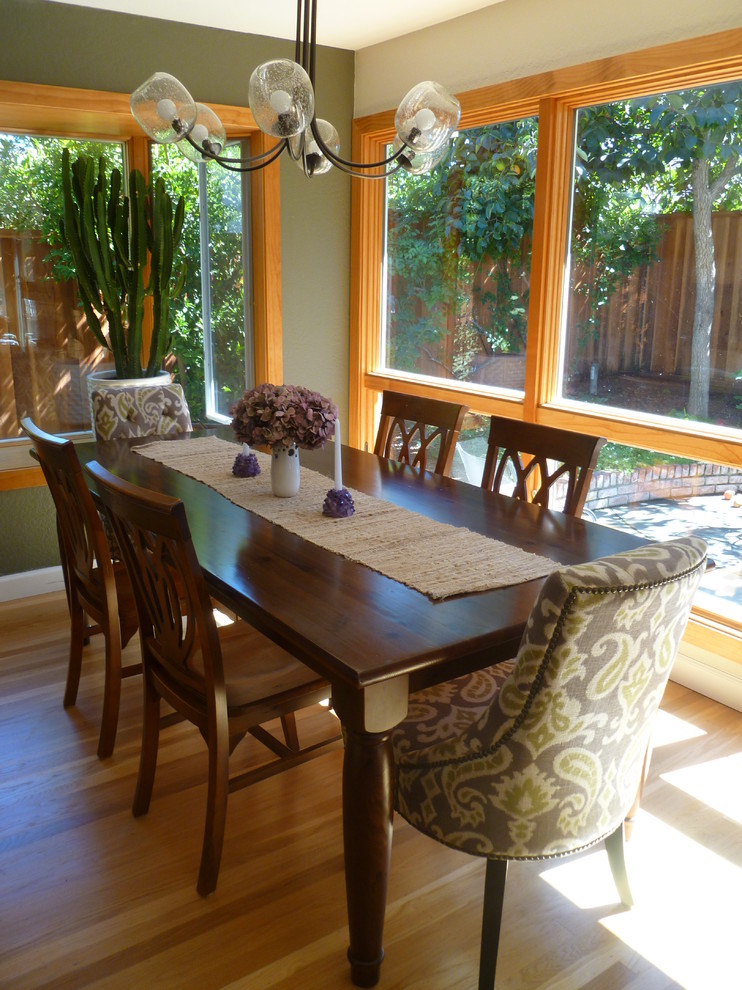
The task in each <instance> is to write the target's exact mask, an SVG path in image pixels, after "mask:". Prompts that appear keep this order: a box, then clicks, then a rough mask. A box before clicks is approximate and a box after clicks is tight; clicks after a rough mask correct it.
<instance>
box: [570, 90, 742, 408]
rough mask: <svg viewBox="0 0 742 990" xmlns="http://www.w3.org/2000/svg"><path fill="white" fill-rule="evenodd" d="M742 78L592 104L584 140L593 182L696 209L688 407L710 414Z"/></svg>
mask: <svg viewBox="0 0 742 990" xmlns="http://www.w3.org/2000/svg"><path fill="white" fill-rule="evenodd" d="M741 103H742V82H732V83H725V84H723V85H720V86H709V87H700V88H696V89H691V90H683V91H682V92H677V93H663V94H660V95H657V96H650V97H644V98H641V99H635V100H628V101H621V102H617V103H611V104H606V105H604V106H600V107H593V108H590V109H589V110H586V111H583V112H581V114H580V117H581V120H580V129H579V138H578V146H579V147H580V148H581V149H582V153H583V155H584V157H585V159H586V163H587V165H588V169H589V172H590V173H591V174H592V177H593V181H594V182H595V181H597V182H600V183H601V184H603V186H604V188H606V189H613V190H615V189H617V188H618V187H623V188H624V189H626V190H634V191H635V192H636V194H638V195H641V196H642V197H643V198H644V199H645V200H646V201H647V202H649V203H650V204H651V208H652V209H653V211H654V212H655V213H658V214H659V213H669V212H678V211H682V210H690V211H691V212H692V215H693V241H694V247H695V273H696V300H695V309H694V317H693V330H692V343H691V367H690V395H689V401H688V413H689V415H691V416H694V417H698V418H700V419H707V418H708V401H709V389H710V382H711V354H710V347H711V326H712V322H713V316H714V295H715V286H716V265H715V261H714V239H713V229H712V226H711V214H712V210H713V208H714V206H716V207H717V209H718V208H720V207H723V206H725V207H726V208H734V207H738V206H739V205H740V201H741V199H742V107H741Z"/></svg>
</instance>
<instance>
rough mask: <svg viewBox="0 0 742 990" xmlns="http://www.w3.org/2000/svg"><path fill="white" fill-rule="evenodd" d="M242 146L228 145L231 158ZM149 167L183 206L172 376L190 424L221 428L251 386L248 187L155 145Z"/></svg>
mask: <svg viewBox="0 0 742 990" xmlns="http://www.w3.org/2000/svg"><path fill="white" fill-rule="evenodd" d="M249 153H250V151H249V143H248V142H247V141H244V142H236V143H231V144H229V145H228V146H227V148H226V149H225V150H224V155H225V156H231V157H233V158H236V157H239V156H240V155H249ZM152 168H153V171H154V172H156V173H157V174H160V175H163V176H164V177H165V179H166V181H167V183H168V188H170V189H173V191H177V192H178V193H182V195H183V196H184V197H185V200H186V220H185V225H184V230H183V244H184V250H185V253H186V279H185V284H184V286H183V291H182V292H181V293H180V294H179V296H178V297H177V298H176V299H175V300H174V328H173V342H172V350H173V354H174V356H175V367H174V370H175V371H176V374H177V375H178V377H179V380H180V382H181V384H182V385H183V386H184V389H185V393H186V398H187V400H188V404H189V407H190V410H191V416H192V418H194V419H201V418H203V417H207V418H210V419H216V420H219V421H223V422H228V421H229V419H230V418H231V417H230V416H229V410H230V408H231V406H232V405H233V404H234V402H235V401H236V399H237V398H239V397H240V396H241V395H242V394H243V393H244V391H245V389H246V388H247V387H249V386H250V385H251V384H253V382H254V373H253V363H254V361H253V336H252V326H251V319H250V316H251V312H252V297H251V270H252V264H251V258H250V253H251V236H250V235H251V230H250V183H249V180H248V178H247V176H246V175H242V174H240V173H238V172H232V171H225V170H224V169H221V168H219V167H218V166H217V165H214V164H208V165H207V164H202V165H198V166H197V165H195V164H193V163H192V162H191V161H189V160H188V159H186V158H184V157H183V156H182V155H181V154H180V152H179V151H178V150H177V148H175V147H173V146H172V145H155V146H154V147H153V149H152Z"/></svg>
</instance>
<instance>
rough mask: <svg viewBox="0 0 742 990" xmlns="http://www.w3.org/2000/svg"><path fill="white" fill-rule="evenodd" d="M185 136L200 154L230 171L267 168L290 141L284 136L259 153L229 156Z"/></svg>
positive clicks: (188, 135)
mask: <svg viewBox="0 0 742 990" xmlns="http://www.w3.org/2000/svg"><path fill="white" fill-rule="evenodd" d="M185 138H186V141H188V143H189V144H190V145H191V147H193V148H195V149H196V151H198V153H199V154H200V155H203V157H204V158H206V159H208V160H209V161H214V162H217V163H218V164H219V165H221V166H223V167H224V168H226V169H229V171H230V172H255V171H257V169H260V168H265V167H266V165H271V164H272V163H273V162H274V161H275V160H276V159H277V158H278V156H279V155H280V154H281V152H282V151H283V149H284V148H286V147H287V146H288V143H289V142H288V138H283V139H282V140H281V141H279V142H278V144H276V145H274V147H272V148H269V149H268V150H267V151H261V153H260V154H259V155H252V156H251V157H249V158H227V157H226V156H224V155H217V154H215V153H214V152H213V151H209V150H208V148H204V147H203V146H202V145H200V144H197V143H196V141H194V140H193V138H192V137H191V136H190V134H186V136H185Z"/></svg>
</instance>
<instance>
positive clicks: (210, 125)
mask: <svg viewBox="0 0 742 990" xmlns="http://www.w3.org/2000/svg"><path fill="white" fill-rule="evenodd" d="M196 109H197V111H198V113H197V115H196V122H195V124H194V125H193V128H192V129H191V133H190V138H191V141H195V142H196V144H197V145H199V147H200V148H205V149H206V151H210V152H212V154H214V155H219V154H221V152H222V149H223V148H224V146H225V144H226V143H227V134H226V131H225V130H224V125H223V124H222V122H221V120H219V118H218V117H217V115H216V114H215V113H214V111H213V110H212V109H211V108H210V107H207V106H204V104H203V103H197V104H196ZM178 151H180V152H181V154H183V155H184V156H185V157H186V158H189V159H190V160H191V161H192V162H196V164H197V165H198V164H199V163H200V162H208V161H210V160H211V159H210V158H209V156H208V155H205V154H203V152H202V151H199V150H197V149H196V148H194V147H193V145H192V144H191V143H190V141H181V142H180V144H179V145H178Z"/></svg>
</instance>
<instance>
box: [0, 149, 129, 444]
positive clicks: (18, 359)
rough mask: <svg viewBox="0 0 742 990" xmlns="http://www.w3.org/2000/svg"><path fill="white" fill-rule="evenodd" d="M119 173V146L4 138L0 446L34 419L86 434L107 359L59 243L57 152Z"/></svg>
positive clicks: (0, 171)
mask: <svg viewBox="0 0 742 990" xmlns="http://www.w3.org/2000/svg"><path fill="white" fill-rule="evenodd" d="M64 147H69V148H70V149H71V152H72V154H73V156H75V155H77V154H79V153H84V154H89V155H92V156H94V157H96V158H97V157H99V156H101V155H104V156H105V157H106V160H107V161H108V162H109V163H110V165H112V166H116V167H118V168H119V169H123V168H124V161H123V159H124V151H123V146H122V145H121V144H120V143H111V142H101V141H65V140H61V139H59V138H52V137H38V136H34V135H30V134H0V441H2V440H10V439H16V438H18V437H19V436H21V434H22V431H21V428H20V425H19V424H20V421H21V419H23V417H24V416H31V417H32V418H33V420H34V422H36V423H37V424H38V425H39V426H40V427H41V428H42V429H44V430H48V431H49V432H51V433H75V432H78V431H82V430H88V429H90V410H89V407H88V401H87V387H86V384H85V379H86V376H87V374H88V373H89V372H90V371H93V370H95V368H96V367H97V366H98V365H99V364H101V363H103V362H104V361H105V353H104V352H103V350H102V348H101V347H100V346H99V345H98V344H97V342H96V340H95V338H94V337H93V335H92V333H91V332H90V330H89V329H88V327H87V323H86V321H85V317H84V315H83V313H82V310H81V307H80V306H79V304H78V302H77V293H76V289H75V283H74V281H73V280H72V279H71V278H70V274H71V265H72V260H71V258H70V256H69V252H68V251H67V249H66V247H64V246H63V245H62V243H61V236H60V233H59V228H58V223H59V217H60V215H61V211H62V205H61V180H60V176H61V170H62V164H61V163H62V149H63V148H64Z"/></svg>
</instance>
